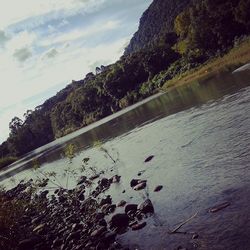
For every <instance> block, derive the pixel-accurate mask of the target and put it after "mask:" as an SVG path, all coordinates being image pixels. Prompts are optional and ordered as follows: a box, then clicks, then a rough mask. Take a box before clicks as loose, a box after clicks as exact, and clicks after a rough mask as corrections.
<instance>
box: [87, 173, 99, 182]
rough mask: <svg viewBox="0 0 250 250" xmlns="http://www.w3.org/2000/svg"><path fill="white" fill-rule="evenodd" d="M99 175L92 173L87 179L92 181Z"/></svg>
mask: <svg viewBox="0 0 250 250" xmlns="http://www.w3.org/2000/svg"><path fill="white" fill-rule="evenodd" d="M99 177H100V174H96V175H93V176H91V177H89V179H90V180H91V181H93V180H95V179H97V178H99Z"/></svg>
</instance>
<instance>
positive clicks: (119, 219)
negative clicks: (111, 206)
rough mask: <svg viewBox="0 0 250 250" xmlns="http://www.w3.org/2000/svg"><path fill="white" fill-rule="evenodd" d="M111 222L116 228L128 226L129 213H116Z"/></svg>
mask: <svg viewBox="0 0 250 250" xmlns="http://www.w3.org/2000/svg"><path fill="white" fill-rule="evenodd" d="M109 223H110V226H111V227H114V228H126V227H127V226H128V224H129V217H128V215H127V214H115V215H113V216H112V218H111V220H110V222H109Z"/></svg>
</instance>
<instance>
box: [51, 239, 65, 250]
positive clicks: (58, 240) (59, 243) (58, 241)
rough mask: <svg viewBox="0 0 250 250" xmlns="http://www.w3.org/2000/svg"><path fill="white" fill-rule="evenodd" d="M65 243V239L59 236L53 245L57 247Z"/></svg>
mask: <svg viewBox="0 0 250 250" xmlns="http://www.w3.org/2000/svg"><path fill="white" fill-rule="evenodd" d="M62 244H63V240H62V239H59V238H58V237H57V238H56V239H55V240H54V241H53V242H52V247H53V248H57V247H59V246H61V245H62Z"/></svg>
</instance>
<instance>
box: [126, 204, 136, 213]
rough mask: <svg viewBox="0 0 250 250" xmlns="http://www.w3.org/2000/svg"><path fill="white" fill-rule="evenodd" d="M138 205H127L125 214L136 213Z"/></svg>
mask: <svg viewBox="0 0 250 250" xmlns="http://www.w3.org/2000/svg"><path fill="white" fill-rule="evenodd" d="M137 207H138V205H137V204H127V205H126V206H125V213H126V214H127V213H128V212H129V211H133V212H136V210H137Z"/></svg>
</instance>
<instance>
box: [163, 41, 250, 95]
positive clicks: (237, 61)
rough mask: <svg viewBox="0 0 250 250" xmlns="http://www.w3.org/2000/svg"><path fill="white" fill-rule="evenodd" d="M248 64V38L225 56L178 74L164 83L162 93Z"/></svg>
mask: <svg viewBox="0 0 250 250" xmlns="http://www.w3.org/2000/svg"><path fill="white" fill-rule="evenodd" d="M248 62H250V38H249V37H248V38H247V39H246V40H244V41H243V42H240V43H239V44H237V45H235V47H234V48H233V49H231V50H230V51H229V52H228V53H227V54H225V55H224V56H222V57H215V58H213V59H210V60H208V61H207V62H206V63H205V64H203V65H201V66H199V67H197V68H193V69H191V70H189V71H187V72H185V73H182V74H179V75H177V76H176V77H174V78H173V79H171V80H169V81H166V82H165V84H164V85H163V87H162V90H163V91H166V90H168V89H169V88H173V87H177V86H180V85H183V84H188V83H191V82H193V81H195V80H199V79H202V78H205V77H208V76H209V75H213V74H215V73H218V72H220V71H221V70H223V69H224V68H227V69H229V70H231V71H234V70H235V69H237V68H239V67H241V66H242V65H244V64H246V63H248Z"/></svg>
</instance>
